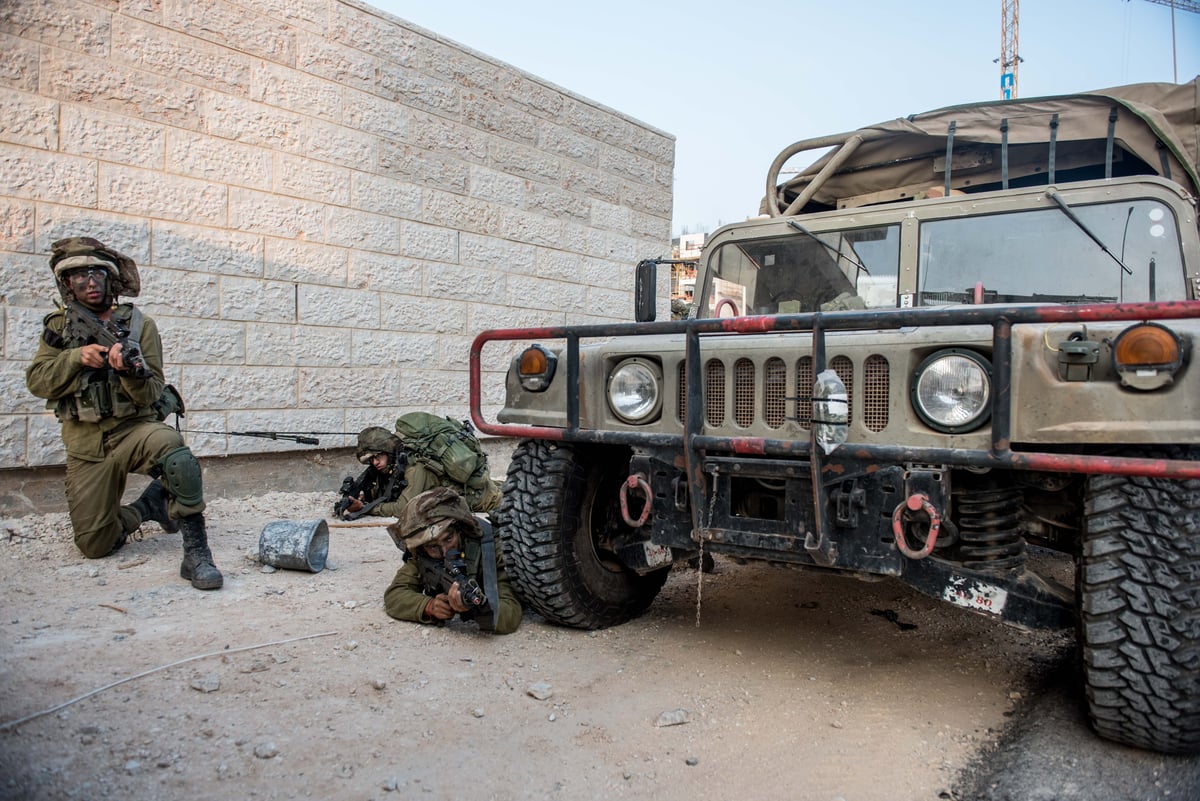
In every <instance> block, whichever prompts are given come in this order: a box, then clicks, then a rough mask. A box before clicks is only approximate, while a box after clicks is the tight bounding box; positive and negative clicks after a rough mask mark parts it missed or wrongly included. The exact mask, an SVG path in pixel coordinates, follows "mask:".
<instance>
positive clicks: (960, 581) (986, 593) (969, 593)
mask: <svg viewBox="0 0 1200 801" xmlns="http://www.w3.org/2000/svg"><path fill="white" fill-rule="evenodd" d="M942 600H943V601H948V602H950V603H952V604H954V605H955V606H961V607H964V608H966V609H976V610H978V611H980V612H989V613H991V614H994V615H998V614H1000V613H1001V612H1003V611H1004V605H1005V604H1006V603H1008V590H1006V589H1004V588H1003V587H997V586H996V585H995V584H985V583H984V582H982V581H976V580H975V579H969V578H966V577H959V576H954V577H952V578H951V579H950V584H949V585H947V587H946V589H945V590H943V591H942Z"/></svg>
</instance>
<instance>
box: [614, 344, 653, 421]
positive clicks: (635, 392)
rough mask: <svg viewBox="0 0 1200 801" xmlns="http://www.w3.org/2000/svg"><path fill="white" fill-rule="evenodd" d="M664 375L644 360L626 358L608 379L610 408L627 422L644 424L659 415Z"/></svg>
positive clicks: (651, 363)
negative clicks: (660, 390)
mask: <svg viewBox="0 0 1200 801" xmlns="http://www.w3.org/2000/svg"><path fill="white" fill-rule="evenodd" d="M660 386H662V372H661V370H660V369H659V367H658V365H657V364H654V363H653V362H649V361H646V360H644V359H626V360H625V361H623V362H621V363H620V364H619V365H617V368H616V369H615V370H613V371H612V374H611V375H610V376H609V377H608V405H609V406H610V407H611V408H612V410H613V413H614V414H615V415H616V416H617V417H619V418H621V419H622V420H624V421H625V422H627V423H644V422H647V421H649V420H650V419H651V418H652V417H654V416H655V415H657V414H658V411H659V407H660V405H661V403H660V397H661V393H660V392H659V387H660Z"/></svg>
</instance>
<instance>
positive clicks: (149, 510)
mask: <svg viewBox="0 0 1200 801" xmlns="http://www.w3.org/2000/svg"><path fill="white" fill-rule="evenodd" d="M130 506H132V507H133V508H134V509H137V510H138V512H140V513H141V515H142V522H143V523H144V522H146V521H147V520H153V521H154V522H155V523H158V524H159V525H160V526H162V530H163V531H165V532H167V533H168V534H174V533H175V532H176V531H179V524H178V523H176V522H175V521H174V520H172V519H171V518H170V516H169V515H168V514H167V491H166V489H164V488H163V485H162V482H161V481H159V480H158V479H155V480H153V481H151V482H150V483H149V484H147V485H146V489H145V490H143V492H142V494H141V495H139V496H138V499H137V500H136V501H134V502H133V503H132V504H130Z"/></svg>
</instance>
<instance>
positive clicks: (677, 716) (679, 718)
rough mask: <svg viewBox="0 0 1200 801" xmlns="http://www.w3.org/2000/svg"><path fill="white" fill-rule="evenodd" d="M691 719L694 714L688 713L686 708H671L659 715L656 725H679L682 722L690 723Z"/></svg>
mask: <svg viewBox="0 0 1200 801" xmlns="http://www.w3.org/2000/svg"><path fill="white" fill-rule="evenodd" d="M691 719H692V716H691V715H689V714H688V711H687V710H686V709H671V710H669V711H667V712H663V713H662V714H661V715H659V716H658V720H656V721H654V725H655V726H658V727H660V728H661V727H663V726H678V725H680V724H681V723H688V722H689V721H691Z"/></svg>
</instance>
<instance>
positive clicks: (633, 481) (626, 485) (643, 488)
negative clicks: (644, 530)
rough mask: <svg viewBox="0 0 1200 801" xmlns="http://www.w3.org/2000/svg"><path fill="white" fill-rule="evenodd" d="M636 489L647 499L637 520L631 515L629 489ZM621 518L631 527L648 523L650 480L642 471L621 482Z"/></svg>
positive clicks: (638, 526) (639, 526)
mask: <svg viewBox="0 0 1200 801" xmlns="http://www.w3.org/2000/svg"><path fill="white" fill-rule="evenodd" d="M631 489H635V490H637V491H638V492H640V493H641V494H642V497H643V498H644V499H645V501H646V502H645V504H643V505H642V513H641V515H639V516H638V518H637V519H636V520H635V519H633V518H632V517H630V516H629V490H631ZM620 495H621V518H622V519H623V520H624V521H625V525H627V526H630V527H631V528H641V527H642V526H644V525H646V520H647V519H648V518H649V517H650V506H651V503H650V501H651V493H650V482H648V481H646V477H645V476H644V475H642V474H641V473H634V474H633V475H631V476H630V477H629V478H627V479H625V480H624V481H623V482H621V493H620Z"/></svg>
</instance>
